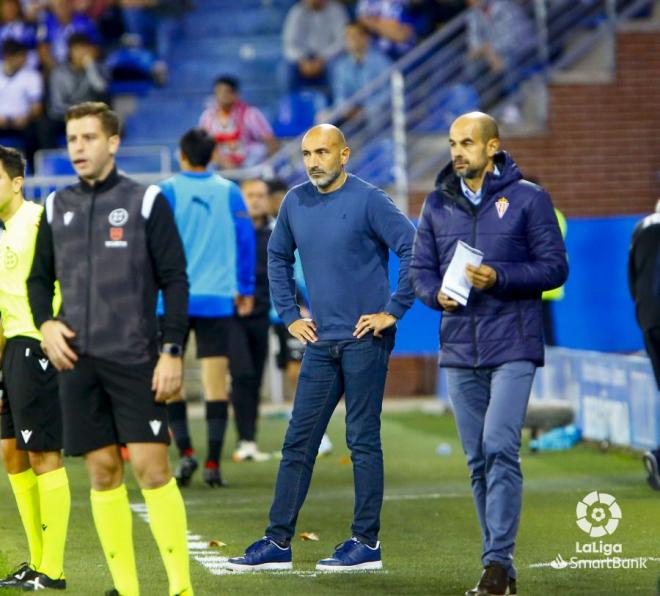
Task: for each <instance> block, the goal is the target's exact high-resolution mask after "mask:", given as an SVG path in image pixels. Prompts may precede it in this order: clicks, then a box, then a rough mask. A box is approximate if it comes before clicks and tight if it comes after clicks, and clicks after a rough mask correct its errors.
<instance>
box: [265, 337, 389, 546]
mask: <svg viewBox="0 0 660 596" xmlns="http://www.w3.org/2000/svg"><path fill="white" fill-rule="evenodd" d="M393 347H394V335H393V334H390V335H387V336H383V337H382V338H379V337H373V336H371V335H369V336H367V337H364V338H362V339H359V340H357V339H355V340H345V341H318V342H316V343H313V344H308V345H307V347H306V349H305V355H304V356H303V361H302V366H301V369H300V377H299V379H298V387H297V388H296V397H295V402H294V405H293V413H292V415H291V421H290V422H289V428H288V430H287V433H286V437H285V439H284V446H283V448H282V461H281V462H280V468H279V472H278V474H277V482H276V484H275V496H274V498H273V503H272V506H271V510H270V525H269V526H268V529H267V530H266V536H269V537H270V538H273V539H275V540H276V541H278V542H288V541H289V540H291V537H292V536H293V535H294V532H295V526H296V521H297V519H298V512H299V511H300V508H301V507H302V504H303V502H304V501H305V497H306V496H307V491H308V489H309V484H310V481H311V479H312V470H313V469H314V463H315V462H316V455H317V452H318V449H319V444H320V443H321V438H322V437H323V433H324V432H325V430H326V428H327V426H328V422H329V421H330V417H331V416H332V413H333V412H334V410H335V408H336V406H337V403H338V402H339V400H340V399H341V396H342V395H345V400H346V444H347V445H348V448H349V449H350V451H351V459H352V461H353V480H354V484H355V509H354V513H353V525H352V527H351V529H352V535H353V536H355V537H356V538H358V539H359V540H361V541H363V542H366V543H367V544H369V545H372V546H373V545H375V543H376V542H377V541H378V531H379V530H380V511H381V507H382V504H383V483H384V480H383V452H382V449H381V442H380V414H381V410H382V405H383V392H384V390H385V378H386V376H387V367H388V362H389V357H390V352H391V351H392V348H393Z"/></svg>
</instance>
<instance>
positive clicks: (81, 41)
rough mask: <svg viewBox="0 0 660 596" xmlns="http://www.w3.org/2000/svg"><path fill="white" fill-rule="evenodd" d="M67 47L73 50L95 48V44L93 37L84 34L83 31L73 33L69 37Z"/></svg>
mask: <svg viewBox="0 0 660 596" xmlns="http://www.w3.org/2000/svg"><path fill="white" fill-rule="evenodd" d="M66 45H67V46H68V47H69V48H72V47H73V46H76V45H78V46H93V45H94V42H93V41H92V39H91V37H90V36H89V35H87V33H83V32H82V31H76V32H75V33H72V34H71V35H69V37H68V38H67V40H66Z"/></svg>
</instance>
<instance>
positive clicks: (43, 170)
mask: <svg viewBox="0 0 660 596" xmlns="http://www.w3.org/2000/svg"><path fill="white" fill-rule="evenodd" d="M34 173H35V175H37V176H69V175H75V173H76V172H75V170H74V169H73V166H72V165H71V162H70V161H69V156H68V155H67V153H66V152H65V151H56V150H46V151H37V153H36V154H35V156H34Z"/></svg>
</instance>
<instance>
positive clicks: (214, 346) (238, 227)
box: [160, 128, 256, 487]
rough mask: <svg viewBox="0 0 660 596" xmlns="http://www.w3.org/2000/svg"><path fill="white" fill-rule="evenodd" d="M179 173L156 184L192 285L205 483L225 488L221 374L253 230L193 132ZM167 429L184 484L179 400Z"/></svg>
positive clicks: (246, 276)
mask: <svg viewBox="0 0 660 596" xmlns="http://www.w3.org/2000/svg"><path fill="white" fill-rule="evenodd" d="M179 147H180V156H181V169H182V172H181V173H180V174H177V175H175V176H172V177H171V178H168V179H167V180H165V181H163V182H162V183H161V185H160V187H161V190H162V192H163V194H164V195H165V197H166V198H167V200H168V201H169V202H170V205H171V206H172V210H173V211H174V218H175V220H176V225H177V228H178V229H179V234H180V235H181V239H182V241H183V248H184V251H185V253H186V261H187V273H188V279H189V280H190V302H189V307H188V316H189V319H188V321H189V325H188V329H189V330H190V329H193V330H194V331H195V339H196V341H197V357H198V358H199V359H200V360H201V367H202V386H203V391H204V399H205V401H206V424H207V429H208V433H207V437H208V453H207V456H206V463H205V466H204V474H203V477H204V482H205V483H206V484H208V485H209V486H211V487H218V486H223V485H224V481H223V478H222V475H221V473H220V456H221V453H222V446H223V443H224V438H225V430H226V427H227V407H228V392H227V382H226V378H227V368H228V362H229V360H228V359H229V345H230V336H231V333H232V328H233V326H234V323H235V321H234V315H235V314H238V316H239V317H243V316H248V315H250V314H251V313H252V311H253V308H254V287H255V260H256V248H255V235H254V227H253V225H252V221H251V219H250V216H249V215H248V212H247V208H246V207H245V203H244V202H243V197H242V195H241V191H240V189H239V188H238V186H237V185H236V184H235V183H234V182H231V181H230V180H227V179H225V178H223V177H222V176H219V175H218V174H215V173H213V172H211V171H210V170H209V169H208V164H209V163H210V161H211V158H212V157H213V151H214V150H215V141H214V140H213V138H212V137H211V136H210V135H209V134H208V133H207V132H206V131H204V130H202V129H200V128H194V129H191V130H189V131H188V132H186V133H185V134H184V135H183V136H182V137H181V140H180V143H179ZM167 409H168V415H169V421H170V428H171V430H172V434H173V435H174V440H175V442H176V445H177V448H178V449H179V453H180V455H181V459H180V460H179V464H178V466H177V468H176V470H175V472H174V476H175V478H176V479H177V482H178V483H179V486H186V485H188V484H189V483H190V480H191V478H192V475H193V473H194V472H195V470H196V469H197V467H198V463H197V459H196V457H195V453H194V451H193V446H192V440H191V438H190V432H189V430H188V420H187V414H186V402H185V400H184V396H183V393H179V394H178V395H177V396H176V397H175V399H174V400H172V401H170V403H169V404H168V408H167Z"/></svg>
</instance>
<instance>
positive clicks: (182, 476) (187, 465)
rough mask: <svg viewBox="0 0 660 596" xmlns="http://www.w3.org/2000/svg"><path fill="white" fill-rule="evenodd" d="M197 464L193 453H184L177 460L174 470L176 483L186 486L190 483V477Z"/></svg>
mask: <svg viewBox="0 0 660 596" xmlns="http://www.w3.org/2000/svg"><path fill="white" fill-rule="evenodd" d="M198 466H199V464H198V463H197V460H196V459H195V457H194V456H193V455H184V456H183V457H182V458H181V459H180V460H179V464H178V465H177V467H176V470H175V471H174V477H175V478H176V483H177V484H178V485H179V486H188V485H189V484H190V479H191V478H192V475H193V474H194V473H195V470H196V469H197V468H198Z"/></svg>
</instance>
